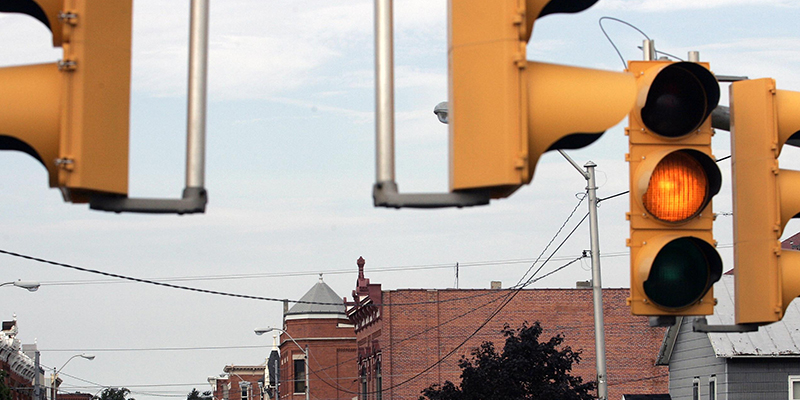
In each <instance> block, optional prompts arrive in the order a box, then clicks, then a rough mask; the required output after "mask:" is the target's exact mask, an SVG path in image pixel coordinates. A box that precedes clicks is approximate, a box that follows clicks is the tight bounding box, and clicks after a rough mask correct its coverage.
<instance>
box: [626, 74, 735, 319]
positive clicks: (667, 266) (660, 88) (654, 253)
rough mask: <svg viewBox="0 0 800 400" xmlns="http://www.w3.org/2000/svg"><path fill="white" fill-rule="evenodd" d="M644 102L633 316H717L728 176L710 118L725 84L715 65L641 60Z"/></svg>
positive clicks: (634, 187) (634, 175)
mask: <svg viewBox="0 0 800 400" xmlns="http://www.w3.org/2000/svg"><path fill="white" fill-rule="evenodd" d="M628 70H629V71H630V72H631V73H633V75H634V76H636V77H637V87H638V96H637V102H636V105H635V106H634V107H633V109H632V110H631V113H630V115H629V127H628V129H627V134H628V136H629V142H630V146H629V154H628V155H627V156H626V157H627V160H628V162H629V165H630V213H629V214H628V219H629V220H630V231H631V233H630V235H631V236H630V239H629V240H628V246H629V247H630V248H631V297H630V298H629V300H628V301H629V303H630V306H631V312H632V313H633V314H637V315H653V316H657V315H707V314H712V313H713V307H714V298H713V291H712V290H711V288H712V285H713V283H714V282H716V281H717V280H719V278H720V277H721V275H722V260H721V258H720V256H719V254H718V253H717V251H716V249H715V242H714V238H713V233H712V228H713V220H714V216H713V213H712V210H711V199H712V197H713V196H714V195H716V194H717V193H718V192H719V190H720V187H721V182H722V176H721V173H720V171H719V168H718V167H717V165H716V162H715V160H714V158H713V157H712V155H711V135H712V130H711V121H710V119H709V116H710V115H711V112H712V111H713V109H714V108H715V107H716V106H717V103H718V102H719V85H718V83H717V80H716V78H715V77H714V75H713V74H712V73H711V72H710V71H709V70H708V66H707V65H704V64H700V63H694V62H669V61H636V62H630V63H629V68H628Z"/></svg>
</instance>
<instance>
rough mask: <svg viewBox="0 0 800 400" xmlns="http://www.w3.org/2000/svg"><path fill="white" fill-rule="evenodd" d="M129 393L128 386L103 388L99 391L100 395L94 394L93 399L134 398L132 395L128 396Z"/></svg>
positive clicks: (119, 399)
mask: <svg viewBox="0 0 800 400" xmlns="http://www.w3.org/2000/svg"><path fill="white" fill-rule="evenodd" d="M130 393H131V391H130V390H128V388H112V387H109V388H105V389H103V391H102V392H101V393H100V397H97V396H94V400H136V399H134V398H133V397H128V395H129V394H130Z"/></svg>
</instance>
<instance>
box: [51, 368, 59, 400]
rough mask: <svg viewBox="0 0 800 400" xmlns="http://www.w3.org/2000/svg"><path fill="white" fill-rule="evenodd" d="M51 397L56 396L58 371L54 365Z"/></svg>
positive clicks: (55, 397)
mask: <svg viewBox="0 0 800 400" xmlns="http://www.w3.org/2000/svg"><path fill="white" fill-rule="evenodd" d="M51 397H52V398H53V400H56V399H57V398H58V371H56V367H53V395H52V396H51Z"/></svg>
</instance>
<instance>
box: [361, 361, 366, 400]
mask: <svg viewBox="0 0 800 400" xmlns="http://www.w3.org/2000/svg"><path fill="white" fill-rule="evenodd" d="M366 399H367V367H366V366H364V365H363V364H362V365H361V400H366Z"/></svg>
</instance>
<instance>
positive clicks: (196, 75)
mask: <svg viewBox="0 0 800 400" xmlns="http://www.w3.org/2000/svg"><path fill="white" fill-rule="evenodd" d="M208 1H209V0H192V10H191V13H192V17H191V22H190V24H191V26H190V28H189V29H190V35H189V105H188V111H187V122H186V124H187V128H186V187H187V188H203V187H204V186H205V152H206V151H205V150H206V76H207V75H208V73H207V71H208Z"/></svg>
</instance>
